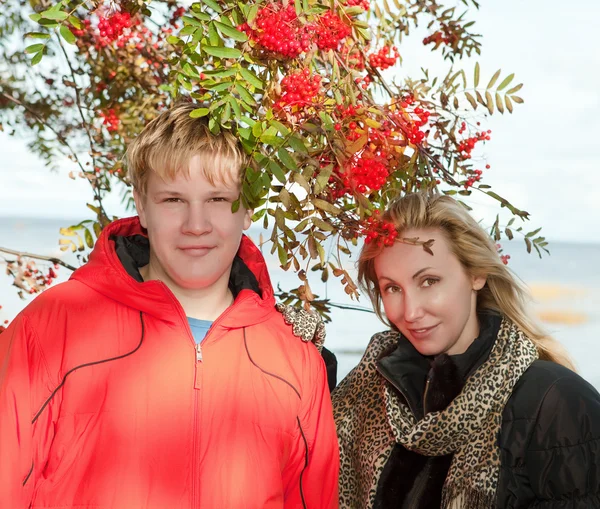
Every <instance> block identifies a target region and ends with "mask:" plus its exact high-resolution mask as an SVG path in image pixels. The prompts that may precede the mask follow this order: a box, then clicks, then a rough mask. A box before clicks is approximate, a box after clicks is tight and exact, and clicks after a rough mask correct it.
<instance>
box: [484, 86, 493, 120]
mask: <svg viewBox="0 0 600 509" xmlns="http://www.w3.org/2000/svg"><path fill="white" fill-rule="evenodd" d="M485 102H486V104H485V105H486V107H487V109H488V111H489V112H490V115H493V114H494V99H493V98H492V94H490V91H489V90H486V91H485Z"/></svg>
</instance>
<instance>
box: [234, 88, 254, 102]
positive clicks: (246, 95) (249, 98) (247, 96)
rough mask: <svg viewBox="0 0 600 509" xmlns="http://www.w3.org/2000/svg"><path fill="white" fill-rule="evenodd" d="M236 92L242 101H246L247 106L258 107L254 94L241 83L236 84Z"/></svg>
mask: <svg viewBox="0 0 600 509" xmlns="http://www.w3.org/2000/svg"><path fill="white" fill-rule="evenodd" d="M235 90H236V91H237V93H238V94H239V95H240V98H241V99H242V101H244V102H245V103H246V104H249V105H250V106H255V105H256V101H255V100H254V97H252V94H251V93H250V92H248V91H247V90H246V89H245V88H244V87H243V86H241V85H240V84H239V83H236V84H235Z"/></svg>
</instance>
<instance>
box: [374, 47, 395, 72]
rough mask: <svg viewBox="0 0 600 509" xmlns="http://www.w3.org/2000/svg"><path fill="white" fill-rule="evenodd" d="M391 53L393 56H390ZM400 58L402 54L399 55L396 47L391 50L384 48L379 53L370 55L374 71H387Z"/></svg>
mask: <svg viewBox="0 0 600 509" xmlns="http://www.w3.org/2000/svg"><path fill="white" fill-rule="evenodd" d="M390 51H392V52H393V54H392V55H390ZM399 57H400V53H398V48H396V46H393V47H392V48H391V49H390V47H389V46H384V47H383V48H381V49H380V50H379V51H378V52H376V53H371V54H370V55H369V64H370V66H371V67H373V68H374V69H381V70H385V69H387V68H388V67H392V66H393V65H394V64H395V63H396V60H398V58H399Z"/></svg>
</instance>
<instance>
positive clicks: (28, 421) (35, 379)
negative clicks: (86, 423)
mask: <svg viewBox="0 0 600 509" xmlns="http://www.w3.org/2000/svg"><path fill="white" fill-rule="evenodd" d="M36 344H37V342H36V338H35V334H34V333H33V332H32V330H31V329H30V327H29V325H28V322H27V319H26V318H24V317H22V316H19V317H17V318H16V319H15V320H14V321H13V322H12V323H11V325H10V326H9V327H8V328H7V329H6V331H4V332H3V333H2V334H0V500H1V501H2V507H10V508H11V509H21V508H23V509H26V508H28V507H29V506H30V504H31V497H32V493H33V486H34V484H35V482H34V481H35V478H36V477H37V474H36V472H39V471H40V470H41V468H42V466H43V465H42V461H41V459H40V458H41V456H42V455H43V454H44V453H43V451H42V449H43V447H42V446H41V442H42V439H41V429H42V426H38V425H36V426H34V425H33V424H32V418H33V415H34V412H35V411H36V410H37V407H36V405H39V404H40V401H41V400H42V399H43V398H44V397H47V387H48V385H49V383H48V382H49V377H48V370H47V368H46V364H45V361H44V360H43V358H42V356H41V353H40V350H39V348H37V346H36ZM34 428H36V430H35V431H34ZM45 439H48V441H49V440H50V439H51V437H49V436H46V437H45Z"/></svg>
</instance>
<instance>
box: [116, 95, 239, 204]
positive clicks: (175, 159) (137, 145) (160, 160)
mask: <svg viewBox="0 0 600 509" xmlns="http://www.w3.org/2000/svg"><path fill="white" fill-rule="evenodd" d="M197 107H198V106H197V105H195V104H193V103H187V102H180V103H177V104H175V105H174V106H173V107H171V108H170V109H168V110H167V111H164V112H163V113H161V114H160V115H159V116H158V117H156V118H155V119H154V120H152V121H151V122H150V123H149V124H148V125H147V126H146V127H145V128H144V129H143V130H142V132H141V133H140V134H139V135H138V137H137V138H136V139H135V140H134V141H133V142H132V143H131V144H130V145H129V148H128V149H127V153H126V158H127V168H128V176H129V180H130V181H131V183H132V185H133V188H134V189H135V190H136V191H137V192H138V193H140V194H141V195H142V196H145V195H146V190H147V181H148V175H149V172H151V171H153V172H155V173H156V174H157V175H158V176H159V177H161V178H162V179H164V180H172V179H174V178H175V177H176V176H177V175H179V174H181V173H183V174H184V175H189V162H190V160H191V158H192V157H194V156H196V155H199V156H201V157H200V158H199V159H200V164H201V165H202V166H201V171H202V172H203V173H204V176H205V177H206V179H207V180H208V181H209V182H210V183H211V184H213V185H214V184H215V183H217V182H219V183H232V182H235V183H236V184H238V185H239V184H240V183H241V179H242V169H243V168H244V166H245V165H246V164H247V157H246V155H245V154H244V152H243V149H242V147H241V145H240V143H239V142H238V140H236V138H235V137H234V136H233V135H232V134H230V133H227V132H221V133H220V134H218V135H214V134H212V133H211V132H210V131H209V129H208V125H207V122H206V120H205V119H204V118H191V117H190V113H191V112H192V111H193V110H195V109H196V108H197Z"/></svg>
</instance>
